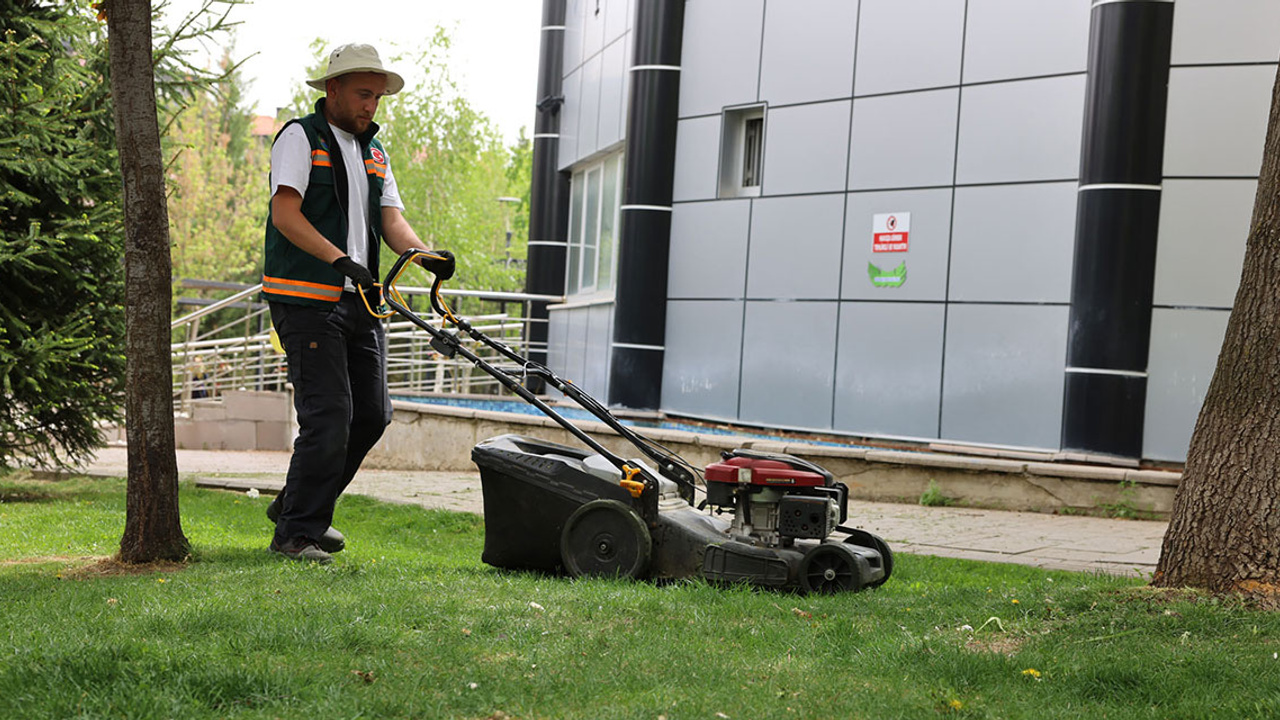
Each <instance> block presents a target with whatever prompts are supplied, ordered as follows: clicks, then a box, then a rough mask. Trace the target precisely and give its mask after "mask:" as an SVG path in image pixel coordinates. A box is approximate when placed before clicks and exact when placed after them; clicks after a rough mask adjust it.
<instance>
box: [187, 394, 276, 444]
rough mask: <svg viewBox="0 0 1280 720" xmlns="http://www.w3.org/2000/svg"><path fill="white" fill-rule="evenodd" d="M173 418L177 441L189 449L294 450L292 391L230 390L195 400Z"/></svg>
mask: <svg viewBox="0 0 1280 720" xmlns="http://www.w3.org/2000/svg"><path fill="white" fill-rule="evenodd" d="M191 408H192V409H191V416H190V417H188V418H179V419H176V420H175V421H174V428H173V429H174V436H175V442H176V444H177V446H178V448H180V449H188V450H291V449H293V438H294V435H295V434H296V428H295V427H294V422H293V399H292V397H291V396H290V395H289V393H283V392H256V391H251V390H231V391H227V392H224V393H223V394H222V396H221V397H219V398H216V399H210V400H196V401H194V402H193V403H192V405H191Z"/></svg>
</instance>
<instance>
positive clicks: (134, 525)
mask: <svg viewBox="0 0 1280 720" xmlns="http://www.w3.org/2000/svg"><path fill="white" fill-rule="evenodd" d="M106 10H107V33H108V42H109V48H108V49H109V53H110V59H111V93H112V96H113V99H114V102H115V118H116V146H117V147H118V148H119V151H120V170H121V174H122V175H123V178H124V227H125V251H124V264H125V326H126V335H127V340H126V351H125V352H126V355H127V361H128V365H127V368H126V371H125V414H126V433H127V439H128V443H129V486H128V493H127V501H126V510H125V528H124V537H123V538H121V540H120V559H121V560H122V561H124V562H129V563H143V562H151V561H153V560H160V559H165V560H181V559H182V558H184V557H185V556H186V555H187V551H188V547H189V546H188V543H187V538H186V536H185V535H183V534H182V523H181V521H180V519H179V516H178V461H177V455H176V452H175V451H174V437H173V395H172V392H173V391H172V388H173V377H172V372H173V370H172V359H171V357H170V354H169V312H170V308H169V305H170V298H171V293H172V289H171V284H170V283H171V271H172V269H171V265H170V261H169V216H168V210H167V208H166V206H165V189H164V163H163V159H162V156H161V153H160V128H159V123H158V121H157V119H156V94H155V72H154V69H153V65H152V60H151V6H150V3H149V2H148V1H147V0H108V2H107V5H106Z"/></svg>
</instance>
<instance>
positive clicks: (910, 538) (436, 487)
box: [87, 447, 1167, 577]
mask: <svg viewBox="0 0 1280 720" xmlns="http://www.w3.org/2000/svg"><path fill="white" fill-rule="evenodd" d="M288 467H289V453H287V452H268V451H217V450H179V451H178V471H179V473H180V474H181V475H182V477H183V479H191V480H195V481H196V483H197V484H198V485H201V486H205V487H223V488H227V489H229V490H248V489H250V488H257V489H258V490H259V491H261V492H271V493H274V492H278V491H279V490H280V488H281V487H283V485H284V474H285V471H286V470H287V469H288ZM125 469H126V455H125V448H123V447H108V448H104V449H103V450H102V451H101V452H99V454H98V456H97V459H96V460H95V461H94V462H93V463H91V464H90V466H89V467H88V469H87V472H89V473H91V474H99V475H124V474H125ZM348 491H349V492H354V493H359V494H362V495H368V496H370V497H375V498H378V499H380V500H386V501H389V502H400V503H412V504H416V505H421V506H422V507H427V508H437V509H443V510H454V511H460V512H472V513H476V514H481V515H482V514H484V503H483V499H482V497H481V492H480V474H479V473H478V472H470V473H464V472H417V471H394V470H361V471H360V473H359V474H358V475H357V476H356V478H355V480H354V481H353V482H352V483H351V487H350V488H349V490H348ZM848 524H851V525H854V526H857V527H860V528H863V529H866V530H868V531H870V532H873V533H876V534H877V535H880V536H881V537H883V538H885V539H886V540H888V541H889V544H890V546H891V547H892V548H893V550H894V552H904V553H915V554H921V555H938V556H943V557H952V558H964V559H969V560H985V561H990V562H1007V563H1017V564H1021V565H1032V566H1035V567H1043V568H1053V569H1059V570H1077V571H1084V572H1106V573H1117V574H1124V575H1135V576H1141V577H1147V576H1149V575H1150V573H1151V572H1153V571H1154V570H1155V565H1156V561H1157V560H1158V559H1159V557H1160V542H1161V539H1162V538H1163V537H1164V531H1165V527H1166V526H1167V523H1165V522H1163V521H1149V520H1114V519H1107V518H1095V517H1082V516H1071V515H1048V514H1041V513H1027V512H1005V511H1000V510H980V509H973V508H954V507H938V508H933V507H922V506H919V505H905V504H894V503H873V502H862V501H857V500H854V501H850V503H849V520H848Z"/></svg>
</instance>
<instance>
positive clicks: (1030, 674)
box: [1022, 668, 1040, 680]
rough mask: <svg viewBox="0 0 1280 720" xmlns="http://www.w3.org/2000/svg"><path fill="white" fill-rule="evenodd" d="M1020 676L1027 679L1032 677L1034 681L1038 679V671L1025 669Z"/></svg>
mask: <svg viewBox="0 0 1280 720" xmlns="http://www.w3.org/2000/svg"><path fill="white" fill-rule="evenodd" d="M1022 674H1023V675H1026V676H1028V677H1033V678H1035V679H1036V680H1039V679H1040V671H1039V670H1037V669H1035V668H1027V669H1026V670H1023V671H1022Z"/></svg>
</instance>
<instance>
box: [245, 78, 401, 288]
mask: <svg viewBox="0 0 1280 720" xmlns="http://www.w3.org/2000/svg"><path fill="white" fill-rule="evenodd" d="M294 123H298V124H299V125H301V126H302V129H303V131H305V132H306V134H307V141H308V142H309V143H310V144H311V175H310V178H309V180H308V181H307V192H306V194H304V195H303V196H302V214H303V215H304V216H305V217H306V218H307V220H308V221H310V223H311V224H312V225H313V226H315V229H316V230H317V231H319V232H320V234H321V235H323V236H325V238H327V239H328V240H329V242H331V243H333V244H334V246H336V247H337V248H338V249H339V250H342V251H343V252H347V217H348V209H347V202H348V200H347V171H346V168H345V167H344V166H343V164H342V152H341V151H340V150H336V149H335V150H334V152H333V153H332V154H331V153H330V152H329V148H331V147H333V148H337V142H336V141H335V140H334V138H333V133H332V131H331V130H330V129H329V123H328V122H326V121H325V119H324V98H321V99H320V100H318V101H316V109H315V112H313V113H311V114H310V115H307V116H306V117H304V118H301V119H294V120H290V121H289V122H288V123H285V127H289V126H290V125H292V124H294ZM280 132H284V128H280ZM377 132H378V125H377V123H370V125H369V129H368V130H366V131H364V132H363V133H362V134H360V135H358V136H356V140H357V141H359V143H360V147H361V148H362V150H363V155H364V169H365V174H366V177H367V178H368V180H369V208H368V212H369V238H368V242H369V250H368V254H367V257H368V262H369V272H370V273H371V274H372V275H373V277H374V278H377V277H378V250H379V249H380V248H381V244H382V186H383V183H385V182H386V177H387V153H386V150H384V149H383V147H382V143H380V142H378V141H377V140H375V139H374V138H373V136H374V135H376V134H377ZM279 137H280V135H279V134H277V135H276V138H277V139H278V138H279ZM273 142H274V141H273ZM344 279H345V278H344V276H343V274H342V273H340V272H338V271H337V270H335V269H334V268H333V266H331V265H329V264H328V263H326V262H325V261H323V260H320V259H319V258H317V257H315V256H313V255H311V254H309V253H307V252H305V251H304V250H302V249H301V248H299V247H298V246H297V245H294V244H293V243H291V242H289V239H288V238H286V237H285V236H284V234H283V233H281V232H280V231H279V230H277V229H276V226H275V223H273V222H272V221H271V211H270V208H269V207H268V210H267V231H266V243H265V250H264V252H263V270H262V297H263V299H265V300H274V301H276V302H287V303H295V304H298V305H313V306H320V307H327V306H329V305H332V304H333V303H335V302H337V301H338V299H339V298H340V297H341V296H342V285H343V281H344Z"/></svg>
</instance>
